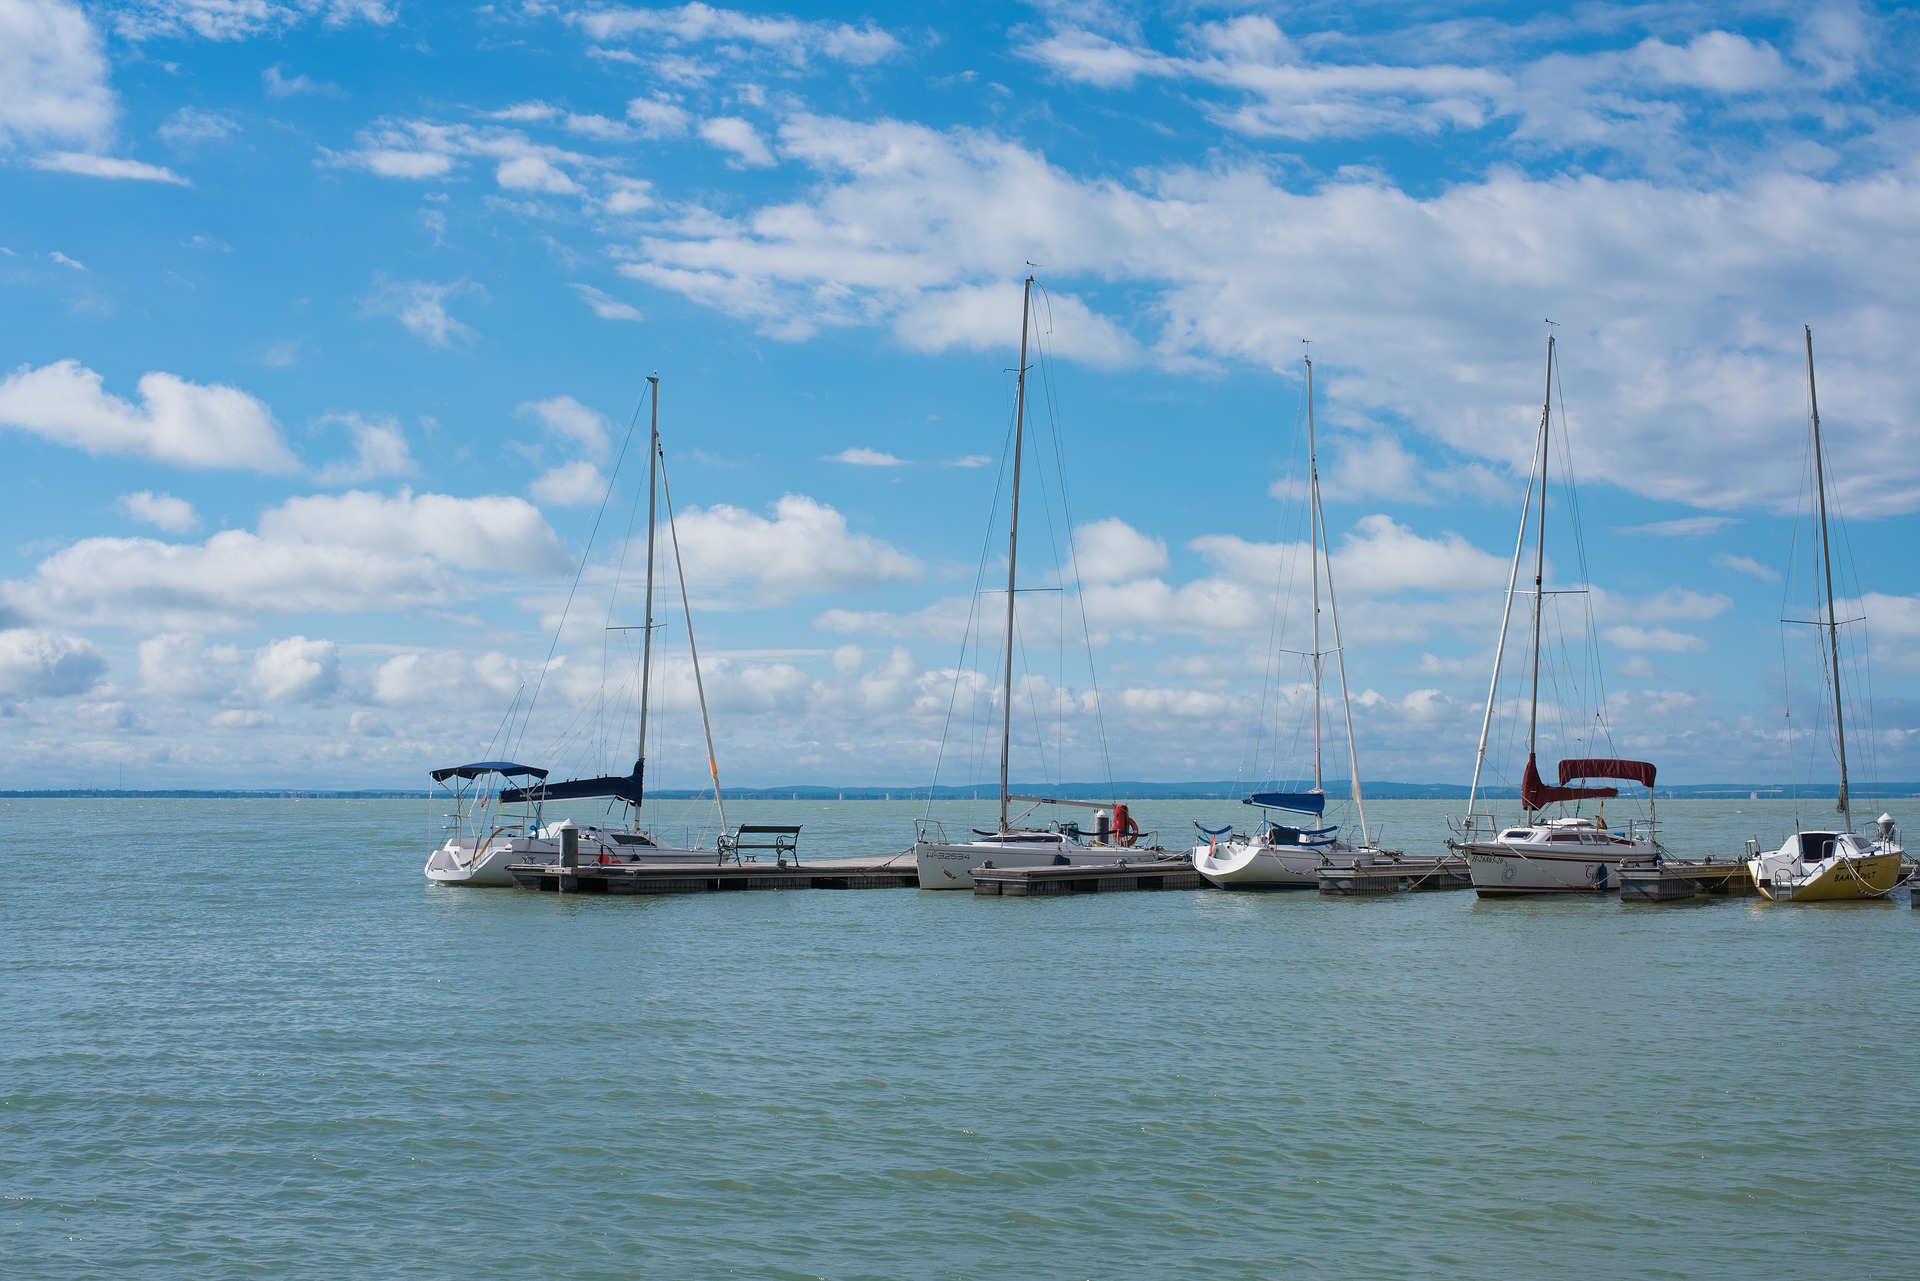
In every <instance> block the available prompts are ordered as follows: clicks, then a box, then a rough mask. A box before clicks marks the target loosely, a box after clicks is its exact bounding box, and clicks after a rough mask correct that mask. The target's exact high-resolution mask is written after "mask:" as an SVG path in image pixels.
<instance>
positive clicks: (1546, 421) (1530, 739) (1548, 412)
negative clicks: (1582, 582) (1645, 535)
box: [1527, 334, 1553, 760]
mask: <svg viewBox="0 0 1920 1281" xmlns="http://www.w3.org/2000/svg"><path fill="white" fill-rule="evenodd" d="M1552 421H1553V335H1552V334H1548V335H1547V394H1546V398H1545V400H1544V401H1543V402H1542V403H1541V406H1540V526H1539V533H1538V535H1537V536H1536V537H1535V538H1534V540H1533V689H1532V691H1531V692H1530V694H1529V695H1528V699H1527V758H1528V759H1529V760H1531V759H1532V758H1533V754H1534V749H1535V739H1536V737H1537V735H1538V731H1539V725H1540V615H1541V613H1542V612H1543V610H1542V606H1544V605H1545V604H1546V599H1547V598H1546V595H1545V593H1544V591H1543V590H1542V589H1543V587H1544V585H1545V580H1546V563H1547V472H1546V463H1547V438H1548V432H1549V431H1550V429H1551V424H1552Z"/></svg>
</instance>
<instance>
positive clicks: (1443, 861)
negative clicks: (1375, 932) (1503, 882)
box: [1320, 855, 1473, 895]
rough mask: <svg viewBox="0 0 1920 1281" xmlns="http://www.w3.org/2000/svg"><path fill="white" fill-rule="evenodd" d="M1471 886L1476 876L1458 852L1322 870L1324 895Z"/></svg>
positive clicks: (1403, 891)
mask: <svg viewBox="0 0 1920 1281" xmlns="http://www.w3.org/2000/svg"><path fill="white" fill-rule="evenodd" d="M1472 888H1473V875H1472V873H1471V872H1469V871H1468V870H1467V860H1466V859H1464V858H1461V857H1460V856H1458V855H1450V856H1445V857H1441V858H1397V859H1390V860H1383V861H1381V862H1378V863H1362V864H1359V865H1357V866H1354V867H1323V868H1321V869H1320V892H1321V893H1322V894H1343V895H1364V894H1423V893H1428V892H1430V891H1434V890H1466V889H1472Z"/></svg>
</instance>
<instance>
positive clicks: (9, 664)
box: [0, 627, 107, 698]
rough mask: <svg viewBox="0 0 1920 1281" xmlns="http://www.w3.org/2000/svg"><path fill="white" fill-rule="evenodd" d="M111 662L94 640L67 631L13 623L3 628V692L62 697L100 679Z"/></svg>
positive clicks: (0, 647)
mask: <svg viewBox="0 0 1920 1281" xmlns="http://www.w3.org/2000/svg"><path fill="white" fill-rule="evenodd" d="M106 670H107V663H106V660H105V659H104V658H102V657H101V656H100V651H99V650H98V649H96V648H95V647H94V645H93V642H91V641H89V640H86V639H85V638H83V637H80V636H71V635H68V634H67V633H65V632H50V631H42V630H40V629H38V628H28V627H13V628H8V629H6V630H5V631H0V694H8V695H14V696H16V697H27V698H62V697H65V696H67V695H70V694H84V693H86V692H87V691H88V690H90V689H92V688H93V687H94V686H95V685H97V684H99V683H100V678H101V677H102V676H104V675H105V674H106Z"/></svg>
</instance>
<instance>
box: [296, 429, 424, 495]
mask: <svg viewBox="0 0 1920 1281" xmlns="http://www.w3.org/2000/svg"><path fill="white" fill-rule="evenodd" d="M325 421H329V422H336V423H339V424H340V425H341V426H343V427H345V428H346V429H347V433H348V434H349V435H350V436H351V437H352V438H353V457H352V458H351V459H342V460H340V461H338V462H333V463H328V464H327V465H326V466H325V467H322V468H321V469H320V470H319V471H318V472H316V473H315V474H314V478H315V479H316V480H318V481H319V482H320V483H321V484H323V485H342V484H354V483H357V482H360V481H365V480H374V479H376V478H378V477H381V476H411V475H412V474H413V473H414V472H416V471H418V470H420V468H419V465H418V464H417V463H415V462H414V461H413V452H412V451H411V450H410V449H408V448H407V435H406V433H405V432H404V431H402V430H401V429H400V424H399V423H397V422H395V421H394V420H393V419H391V418H364V417H362V416H361V415H359V414H331V415H329V416H328V418H327V419H326V420H325Z"/></svg>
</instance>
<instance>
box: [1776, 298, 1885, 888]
mask: <svg viewBox="0 0 1920 1281" xmlns="http://www.w3.org/2000/svg"><path fill="white" fill-rule="evenodd" d="M1806 335H1807V402H1808V407H1809V410H1810V417H1811V420H1812V424H1813V476H1814V492H1815V494H1816V496H1817V501H1818V503H1819V508H1818V510H1819V513H1820V568H1821V572H1822V575H1823V577H1824V579H1825V584H1826V612H1825V617H1823V618H1821V619H1819V620H1818V621H1816V622H1815V623H1814V626H1816V627H1818V628H1820V629H1821V630H1822V631H1824V632H1825V633H1826V634H1827V635H1826V641H1827V643H1826V645H1824V646H1823V647H1822V650H1821V661H1822V663H1823V665H1824V664H1827V663H1831V666H1830V667H1828V670H1827V676H1828V678H1829V680H1830V682H1831V684H1830V685H1829V688H1830V689H1832V691H1833V739H1834V745H1835V747H1836V748H1837V749H1838V755H1839V757H1840V796H1839V800H1838V802H1837V803H1836V805H1835V808H1836V809H1837V810H1838V811H1839V813H1840V820H1841V827H1840V830H1839V831H1837V832H1834V831H1822V832H1809V831H1804V830H1796V831H1795V832H1793V833H1792V834H1791V835H1790V836H1788V837H1787V839H1786V840H1785V841H1783V842H1782V843H1781V845H1780V848H1779V849H1777V850H1769V851H1767V852H1766V853H1761V851H1760V842H1759V840H1758V839H1752V840H1749V841H1748V842H1747V872H1748V874H1749V875H1750V876H1752V877H1753V883H1754V886H1755V887H1756V888H1757V889H1759V891H1760V893H1761V895H1762V896H1764V897H1765V898H1767V899H1769V900H1770V901H1772V902H1775V903H1821V902H1836V901H1842V900H1847V899H1869V898H1879V897H1881V896H1882V895H1884V894H1886V893H1887V892H1888V891H1889V890H1891V889H1892V888H1893V887H1894V884H1895V883H1896V882H1897V881H1898V880H1899V879H1900V863H1901V860H1902V858H1903V857H1904V856H1905V853H1906V851H1904V850H1903V849H1901V848H1900V846H1899V845H1898V844H1896V843H1895V831H1894V824H1893V816H1892V815H1891V814H1882V815H1881V816H1880V818H1879V821H1878V823H1877V824H1876V825H1875V826H1876V827H1877V829H1878V830H1877V832H1876V833H1875V835H1874V836H1873V837H1871V838H1870V837H1868V836H1866V835H1864V834H1862V833H1860V832H1856V831H1854V830H1853V798H1852V796H1851V795H1849V793H1848V790H1847V718H1846V712H1845V704H1846V699H1845V697H1844V696H1843V695H1842V692H1841V686H1840V621H1839V618H1838V616H1837V615H1836V614H1835V613H1834V610H1833V543H1832V541H1831V540H1830V539H1829V538H1828V536H1827V473H1826V460H1825V459H1824V458H1823V457H1822V450H1821V443H1820V398H1819V395H1818V394H1817V392H1816V391H1815V388H1814V381H1813V328H1812V326H1807V327H1806ZM1796 826H1797V825H1796Z"/></svg>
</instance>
